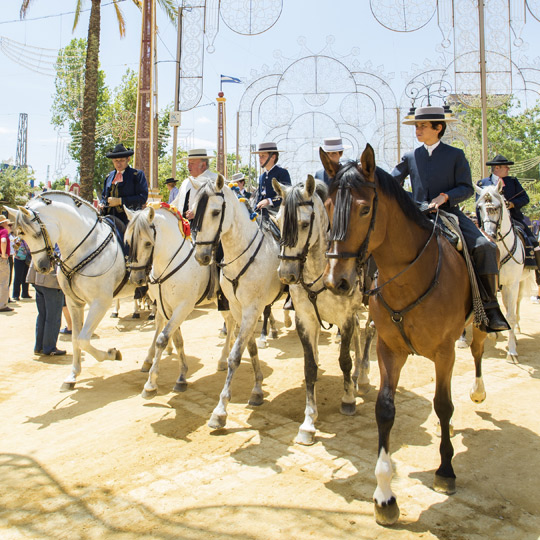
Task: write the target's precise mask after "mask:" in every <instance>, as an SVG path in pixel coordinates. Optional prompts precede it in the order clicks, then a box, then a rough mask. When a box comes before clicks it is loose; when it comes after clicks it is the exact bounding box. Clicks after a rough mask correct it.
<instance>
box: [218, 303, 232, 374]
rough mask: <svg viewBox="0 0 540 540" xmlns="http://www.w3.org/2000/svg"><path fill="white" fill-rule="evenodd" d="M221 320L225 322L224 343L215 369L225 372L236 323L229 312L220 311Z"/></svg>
mask: <svg viewBox="0 0 540 540" xmlns="http://www.w3.org/2000/svg"><path fill="white" fill-rule="evenodd" d="M221 314H222V315H223V319H224V320H225V329H226V332H225V343H224V344H223V348H222V349H221V356H220V358H219V360H218V365H217V369H218V371H225V370H226V369H227V366H228V363H227V358H228V357H229V353H230V352H231V343H232V342H233V341H234V333H235V327H236V322H235V321H234V319H233V316H232V315H231V312H230V311H228V310H227V311H222V312H221Z"/></svg>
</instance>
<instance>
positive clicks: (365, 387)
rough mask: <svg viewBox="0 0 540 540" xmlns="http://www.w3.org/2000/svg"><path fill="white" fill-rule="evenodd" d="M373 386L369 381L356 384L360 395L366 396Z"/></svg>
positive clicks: (357, 392)
mask: <svg viewBox="0 0 540 540" xmlns="http://www.w3.org/2000/svg"><path fill="white" fill-rule="evenodd" d="M370 389H371V386H369V383H360V384H357V385H356V394H357V395H358V396H365V395H367V394H368V393H369V391H370Z"/></svg>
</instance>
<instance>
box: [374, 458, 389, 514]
mask: <svg viewBox="0 0 540 540" xmlns="http://www.w3.org/2000/svg"><path fill="white" fill-rule="evenodd" d="M393 475H394V471H393V469H392V462H391V461H390V456H389V455H388V453H387V452H386V450H385V449H384V448H381V452H380V453H379V459H378V460H377V465H376V466H375V477H376V478H377V488H376V489H375V493H374V494H373V499H374V500H375V502H376V503H377V504H378V505H379V506H380V505H382V504H383V503H387V502H389V501H390V499H391V498H392V497H394V493H393V492H392V487H391V485H390V484H391V482H392V476H393Z"/></svg>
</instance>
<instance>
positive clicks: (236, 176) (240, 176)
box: [231, 172, 246, 182]
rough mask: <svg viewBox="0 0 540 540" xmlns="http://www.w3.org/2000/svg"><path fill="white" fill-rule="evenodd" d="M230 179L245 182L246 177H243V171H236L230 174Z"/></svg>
mask: <svg viewBox="0 0 540 540" xmlns="http://www.w3.org/2000/svg"><path fill="white" fill-rule="evenodd" d="M231 180H232V181H233V182H245V181H246V177H245V175H244V173H241V172H237V173H234V174H233V175H232V178H231Z"/></svg>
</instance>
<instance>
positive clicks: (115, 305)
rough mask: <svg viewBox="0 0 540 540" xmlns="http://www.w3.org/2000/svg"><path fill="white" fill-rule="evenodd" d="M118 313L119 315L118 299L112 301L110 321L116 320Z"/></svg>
mask: <svg viewBox="0 0 540 540" xmlns="http://www.w3.org/2000/svg"><path fill="white" fill-rule="evenodd" d="M118 313H120V298H116V299H115V300H113V310H112V313H111V319H118Z"/></svg>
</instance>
